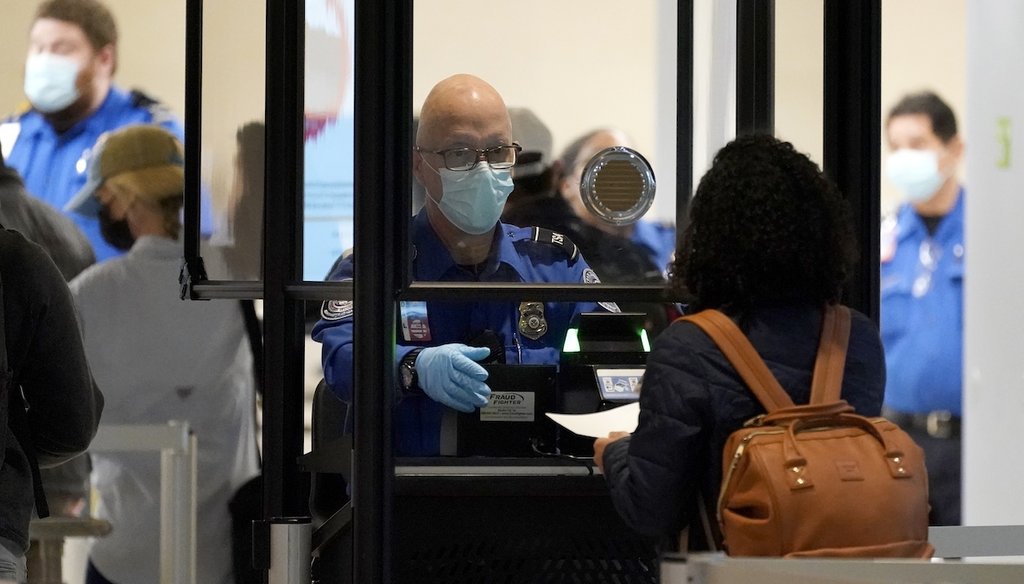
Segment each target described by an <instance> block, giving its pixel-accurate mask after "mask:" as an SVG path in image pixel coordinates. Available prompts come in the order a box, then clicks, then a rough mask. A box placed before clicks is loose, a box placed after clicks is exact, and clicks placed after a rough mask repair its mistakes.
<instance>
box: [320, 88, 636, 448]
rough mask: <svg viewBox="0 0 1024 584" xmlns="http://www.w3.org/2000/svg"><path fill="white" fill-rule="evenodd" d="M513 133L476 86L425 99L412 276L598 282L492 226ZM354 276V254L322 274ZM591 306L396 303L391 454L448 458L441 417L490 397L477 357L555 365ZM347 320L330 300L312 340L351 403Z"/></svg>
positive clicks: (553, 244) (572, 259)
mask: <svg viewBox="0 0 1024 584" xmlns="http://www.w3.org/2000/svg"><path fill="white" fill-rule="evenodd" d="M511 136H512V124H511V122H510V120H509V115H508V109H507V108H506V107H505V102H504V100H502V98H501V95H499V94H498V92H497V91H496V90H495V89H494V88H493V87H491V86H490V85H488V84H487V83H486V82H485V81H483V80H482V79H479V78H477V77H473V76H471V75H455V76H453V77H449V78H447V79H444V80H443V81H441V82H440V83H438V84H437V85H436V86H435V87H434V88H433V89H432V90H431V92H430V94H429V95H427V98H426V100H425V101H424V102H423V107H422V109H421V112H420V122H419V126H418V128H417V133H416V145H415V147H414V153H413V175H414V176H415V178H416V180H417V181H418V182H419V183H420V184H421V185H422V186H423V188H424V190H425V191H426V204H425V205H424V207H423V209H421V210H420V212H419V213H418V214H417V215H416V217H415V218H414V219H413V227H412V242H413V246H414V249H413V251H414V253H413V254H412V256H413V278H415V279H416V280H426V281H449V282H564V283H579V282H584V283H596V282H598V278H597V275H596V274H595V273H594V271H593V270H592V269H590V267H589V266H588V265H587V263H586V261H585V260H584V259H583V258H582V257H581V256H580V254H579V251H578V250H577V249H576V246H575V245H574V244H573V243H572V242H570V241H569V240H568V239H566V238H564V237H563V236H561V235H559V234H556V233H552V232H551V231H547V230H544V229H537V228H521V227H515V226H512V225H506V224H504V223H500V222H499V220H498V219H499V217H500V216H501V212H502V210H503V209H504V206H505V201H506V199H507V198H508V195H509V193H510V192H511V191H512V174H511V173H512V166H513V165H514V164H515V162H516V157H517V155H518V153H519V151H520V149H521V148H520V146H519V145H518V144H515V143H513V142H512V138H511ZM356 253H358V250H356ZM352 275H353V258H352V257H351V256H349V257H347V258H344V259H340V260H339V261H338V262H337V263H336V264H335V267H334V268H333V269H332V270H331V274H330V276H329V279H331V280H348V279H351V278H352ZM602 306H604V308H605V309H606V310H616V311H617V310H618V309H617V308H616V307H615V305H614V304H607V303H605V304H603V305H602ZM593 310H597V306H596V305H594V304H590V303H580V304H572V303H557V302H547V303H542V302H531V301H524V302H472V301H429V302H402V303H401V304H400V323H399V327H398V331H397V337H396V338H397V339H398V347H397V353H396V357H397V367H398V371H397V372H396V376H395V377H396V379H398V380H399V383H398V386H397V387H395V388H394V390H395V392H396V397H395V402H396V408H395V423H394V425H393V426H394V428H395V453H396V454H397V455H399V456H433V455H438V454H449V453H450V452H442V449H441V436H440V434H441V420H442V418H443V417H444V416H445V413H446V412H452V411H461V412H467V413H468V412H473V411H475V410H476V409H477V408H480V407H481V406H484V405H486V404H487V400H488V397H489V396H490V393H491V390H490V388H489V387H488V386H487V371H486V370H485V369H484V368H483V367H481V365H480V362H491V361H496V362H502V363H511V364H518V363H521V364H555V363H558V360H559V350H560V349H561V347H562V344H563V342H564V341H565V335H566V331H567V330H568V328H569V326H570V323H571V322H572V321H573V320H574V319H575V318H576V316H577V315H578V314H579V313H580V312H587V311H593ZM352 314H353V305H352V302H340V301H329V302H325V303H324V305H323V308H322V310H321V317H322V319H321V320H320V322H318V323H317V325H316V327H314V329H313V339H314V340H316V341H318V342H320V343H323V368H324V378H325V379H326V381H327V384H328V385H329V386H330V387H331V389H332V390H333V391H334V392H335V393H336V394H337V395H338V396H339V397H340V398H341V399H342V400H345V401H351V399H352V381H353V379H352V366H353V364H352ZM451 454H453V453H451Z"/></svg>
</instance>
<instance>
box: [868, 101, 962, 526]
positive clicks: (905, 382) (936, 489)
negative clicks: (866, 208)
mask: <svg viewBox="0 0 1024 584" xmlns="http://www.w3.org/2000/svg"><path fill="white" fill-rule="evenodd" d="M886 135H887V137H888V140H889V146H890V148H891V149H892V154H891V155H889V158H888V160H887V161H886V173H887V175H888V177H889V179H890V180H891V181H892V182H893V183H894V184H895V185H896V186H897V187H899V188H900V190H901V191H902V193H903V195H904V202H903V203H902V204H901V205H900V207H899V209H898V210H897V211H896V213H895V215H894V216H892V217H889V218H888V219H886V220H885V221H884V222H883V224H882V236H881V240H882V250H881V259H882V265H881V295H882V297H881V332H882V343H883V345H884V346H885V362H886V387H885V406H886V412H885V415H886V417H888V418H889V419H891V420H893V421H894V422H896V423H897V424H899V425H900V426H901V427H903V428H904V429H905V430H907V432H909V433H910V435H911V436H912V437H913V438H914V440H915V441H916V442H917V443H918V444H920V445H921V447H922V448H923V449H924V451H925V462H926V465H927V467H928V481H929V484H928V489H929V494H930V499H931V516H930V518H929V519H930V521H931V524H932V525H959V524H960V416H961V411H962V408H961V392H962V387H961V386H962V378H963V283H964V280H963V278H964V188H963V187H962V186H961V185H960V182H959V180H958V179H957V167H958V166H959V164H960V161H961V159H962V158H963V151H964V145H963V142H962V141H961V140H960V136H959V135H958V134H957V124H956V118H955V117H954V116H953V111H952V110H951V109H950V107H949V106H948V105H946V103H945V102H943V101H942V99H940V98H939V97H938V96H937V95H935V94H934V93H931V92H922V93H917V94H913V95H908V96H906V97H904V98H903V99H902V100H901V101H900V102H899V103H897V104H896V105H895V106H894V107H893V109H892V111H890V113H889V116H888V118H887V121H886Z"/></svg>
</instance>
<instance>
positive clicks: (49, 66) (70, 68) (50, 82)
mask: <svg viewBox="0 0 1024 584" xmlns="http://www.w3.org/2000/svg"><path fill="white" fill-rule="evenodd" d="M78 68H79V67H78V62H77V61H75V60H74V59H71V58H70V57H64V56H61V55H52V54H50V53H40V54H38V55H31V56H30V57H29V58H28V59H27V60H26V61H25V97H27V98H28V100H29V102H31V103H32V107H34V108H36V109H37V110H39V111H41V112H43V113H44V114H50V113H53V112H59V111H60V110H62V109H64V108H66V107H68V106H69V105H71V104H73V103H75V100H76V99H78V96H79V95H81V94H80V93H79V91H78V87H76V86H75V81H76V80H77V79H78Z"/></svg>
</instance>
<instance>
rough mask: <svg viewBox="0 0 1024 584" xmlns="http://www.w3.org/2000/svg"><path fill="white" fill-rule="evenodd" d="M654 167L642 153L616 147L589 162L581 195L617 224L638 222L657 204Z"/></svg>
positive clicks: (595, 211)
mask: <svg viewBox="0 0 1024 584" xmlns="http://www.w3.org/2000/svg"><path fill="white" fill-rule="evenodd" d="M654 192H655V181H654V170H653V169H651V165H650V163H648V162H647V159H646V158H644V157H643V156H642V155H641V154H640V153H639V152H637V151H636V150H633V149H632V148H626V147H625V146H613V147H611V148H605V149H604V150H602V151H600V152H598V153H597V154H595V155H594V157H593V158H591V159H590V161H589V162H587V166H586V167H585V168H584V169H583V176H582V178H581V179H580V195H582V197H583V203H584V204H585V205H586V206H587V209H589V210H590V212H591V213H593V214H594V215H597V216H598V217H600V218H601V219H603V220H605V221H607V222H608V223H611V224H613V225H629V224H631V223H635V222H636V221H637V220H638V219H640V217H643V215H644V213H646V212H647V210H648V209H650V208H651V204H653V203H654Z"/></svg>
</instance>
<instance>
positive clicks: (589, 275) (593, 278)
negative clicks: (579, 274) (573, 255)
mask: <svg viewBox="0 0 1024 584" xmlns="http://www.w3.org/2000/svg"><path fill="white" fill-rule="evenodd" d="M583 283H584V284H600V283H601V278H598V277H597V272H595V271H594V270H593V268H587V269H585V270H583Z"/></svg>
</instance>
